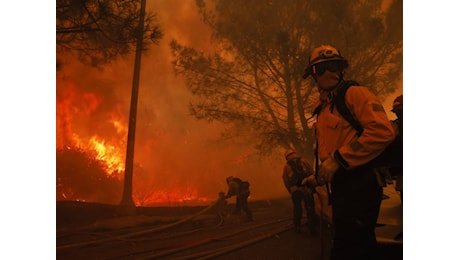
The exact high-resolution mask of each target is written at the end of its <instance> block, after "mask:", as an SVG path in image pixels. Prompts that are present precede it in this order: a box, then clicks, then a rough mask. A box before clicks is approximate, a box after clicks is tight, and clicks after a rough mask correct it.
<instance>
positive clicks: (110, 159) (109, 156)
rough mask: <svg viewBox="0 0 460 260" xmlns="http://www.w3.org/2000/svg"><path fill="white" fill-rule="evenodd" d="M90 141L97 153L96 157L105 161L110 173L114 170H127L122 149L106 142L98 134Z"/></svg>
mask: <svg viewBox="0 0 460 260" xmlns="http://www.w3.org/2000/svg"><path fill="white" fill-rule="evenodd" d="M89 143H90V145H91V146H92V147H93V148H94V150H95V151H96V153H97V154H96V159H97V160H100V161H103V162H104V163H105V165H106V167H107V174H108V175H111V174H112V173H114V172H123V171H124V170H125V163H124V157H123V156H122V154H121V152H120V149H117V147H115V146H113V145H110V144H106V142H105V141H104V140H102V139H99V138H98V137H96V136H93V137H91V138H90V139H89Z"/></svg>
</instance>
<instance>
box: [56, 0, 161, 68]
mask: <svg viewBox="0 0 460 260" xmlns="http://www.w3.org/2000/svg"><path fill="white" fill-rule="evenodd" d="M139 8H140V1H139V0H57V3H56V51H57V53H59V54H64V53H76V54H77V55H78V58H79V59H80V61H82V62H83V63H85V64H90V65H92V66H97V65H100V64H105V63H107V62H110V61H111V60H113V59H115V58H117V57H119V56H123V55H125V54H128V53H131V52H134V50H135V46H136V42H137V35H139V32H138V28H139V26H138V24H139V16H140V12H139ZM154 20H155V16H154V15H153V14H151V13H148V14H146V16H145V19H144V21H145V22H144V24H145V25H144V30H143V36H144V41H145V43H144V44H143V46H144V49H146V48H147V46H148V45H147V43H148V41H146V40H147V39H150V40H151V41H152V42H153V43H158V41H159V40H160V39H161V38H162V37H163V33H162V31H161V30H160V29H159V26H158V25H157V24H154ZM58 66H59V63H58Z"/></svg>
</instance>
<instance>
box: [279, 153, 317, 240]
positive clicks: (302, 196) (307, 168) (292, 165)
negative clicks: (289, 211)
mask: <svg viewBox="0 0 460 260" xmlns="http://www.w3.org/2000/svg"><path fill="white" fill-rule="evenodd" d="M284 158H285V159H286V164H285V165H284V168H283V176H282V177H283V183H284V186H285V187H286V190H287V191H288V192H289V194H290V195H291V200H292V204H293V221H294V230H295V231H296V232H297V233H300V232H301V227H300V224H301V220H302V215H303V213H302V212H303V210H302V204H304V206H305V211H306V215H307V226H308V228H309V230H310V234H311V235H312V236H317V235H318V223H319V221H318V216H317V215H316V213H315V200H314V199H313V193H314V192H315V186H316V180H315V175H314V172H313V169H312V167H311V165H310V164H309V163H308V162H307V161H305V160H304V159H303V158H302V157H300V156H299V155H298V154H297V152H296V151H294V150H291V149H288V150H287V151H286V152H285V154H284Z"/></svg>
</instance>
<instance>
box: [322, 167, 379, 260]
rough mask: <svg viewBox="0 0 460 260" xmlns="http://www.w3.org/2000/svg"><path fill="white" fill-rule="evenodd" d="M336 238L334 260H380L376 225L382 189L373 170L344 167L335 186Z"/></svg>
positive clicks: (333, 206) (333, 184)
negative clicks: (377, 255) (377, 252)
mask: <svg viewBox="0 0 460 260" xmlns="http://www.w3.org/2000/svg"><path fill="white" fill-rule="evenodd" d="M331 189H332V194H331V204H332V219H333V227H334V238H333V245H332V252H331V260H337V259H340V260H347V259H350V260H351V259H353V260H361V259H363V260H364V259H366V260H367V259H376V250H377V241H376V237H375V226H376V224H377V218H378V216H379V211H380V204H381V199H382V193H383V190H382V187H380V185H379V184H378V181H377V178H376V175H375V173H374V171H373V170H372V169H371V168H370V167H358V168H355V169H353V170H352V171H346V170H344V169H343V168H340V169H339V171H338V172H337V173H336V174H335V175H334V178H333V179H332V183H331Z"/></svg>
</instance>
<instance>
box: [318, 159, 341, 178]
mask: <svg viewBox="0 0 460 260" xmlns="http://www.w3.org/2000/svg"><path fill="white" fill-rule="evenodd" d="M339 167H340V165H339V164H338V163H337V162H336V161H335V159H334V158H332V157H330V158H328V159H326V160H325V161H324V162H323V163H322V164H321V168H320V169H319V171H318V185H324V184H326V182H331V180H332V177H334V174H335V173H336V172H337V170H338V169H339Z"/></svg>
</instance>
